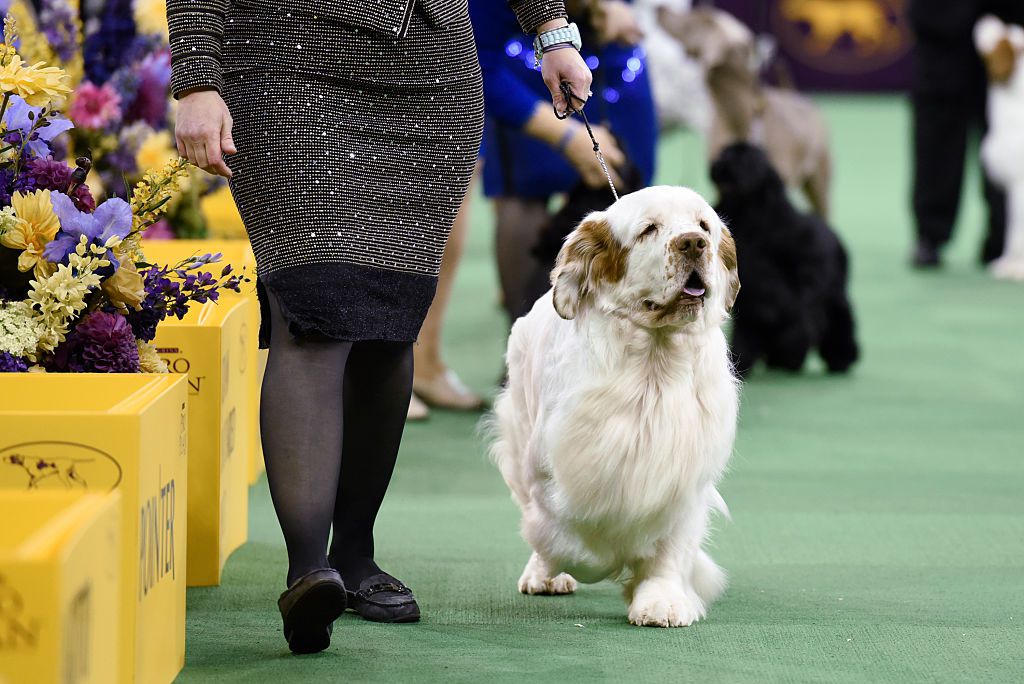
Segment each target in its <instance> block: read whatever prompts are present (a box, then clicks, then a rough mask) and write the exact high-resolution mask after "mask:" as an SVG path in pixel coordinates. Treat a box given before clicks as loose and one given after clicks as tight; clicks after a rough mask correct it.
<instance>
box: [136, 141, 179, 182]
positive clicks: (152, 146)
mask: <svg viewBox="0 0 1024 684" xmlns="http://www.w3.org/2000/svg"><path fill="white" fill-rule="evenodd" d="M177 157H178V152H177V150H176V149H175V148H174V141H173V140H172V139H171V132H170V131H160V132H159V133H156V132H154V133H153V134H151V135H150V136H149V137H147V138H146V139H145V140H144V141H142V144H141V145H140V146H139V151H138V152H136V153H135V165H136V167H137V168H138V169H139V171H141V172H143V173H145V172H147V171H152V170H154V169H159V168H163V167H164V166H166V165H167V164H168V163H169V162H171V161H172V160H174V159H176V158H177Z"/></svg>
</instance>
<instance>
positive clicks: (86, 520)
mask: <svg viewBox="0 0 1024 684" xmlns="http://www.w3.org/2000/svg"><path fill="white" fill-rule="evenodd" d="M0 519H2V520H4V521H5V522H4V526H3V527H0V612H2V620H3V625H2V626H0V681H7V682H40V683H42V682H54V683H55V684H56V683H58V682H60V683H63V682H80V683H82V684H86V683H87V682H89V683H91V682H95V683H96V684H107V683H108V682H115V681H117V679H118V672H117V664H118V654H119V653H118V652H119V643H118V642H119V639H118V637H119V634H118V619H119V618H120V613H119V611H117V610H112V609H111V607H112V606H117V605H118V603H119V601H120V598H121V597H120V586H119V579H120V573H121V563H120V553H121V495H120V493H119V492H118V491H117V490H115V491H113V492H111V493H109V494H102V495H101V494H84V495H83V494H81V493H79V492H11V491H5V492H0Z"/></svg>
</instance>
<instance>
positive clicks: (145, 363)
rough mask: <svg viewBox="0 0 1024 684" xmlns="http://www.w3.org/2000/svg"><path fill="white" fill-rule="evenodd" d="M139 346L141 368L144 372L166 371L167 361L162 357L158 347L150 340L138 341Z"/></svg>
mask: <svg viewBox="0 0 1024 684" xmlns="http://www.w3.org/2000/svg"><path fill="white" fill-rule="evenodd" d="M136 346H138V348H139V370H141V371H142V372H143V373H166V372H167V362H166V361H164V360H163V359H161V358H160V355H159V354H157V352H156V347H154V346H153V345H151V344H150V343H149V342H143V341H142V340H137V341H136Z"/></svg>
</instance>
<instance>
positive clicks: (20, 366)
mask: <svg viewBox="0 0 1024 684" xmlns="http://www.w3.org/2000/svg"><path fill="white" fill-rule="evenodd" d="M26 371H28V362H27V361H25V359H23V358H21V357H20V356H13V355H12V354H9V353H7V352H0V373H25V372H26Z"/></svg>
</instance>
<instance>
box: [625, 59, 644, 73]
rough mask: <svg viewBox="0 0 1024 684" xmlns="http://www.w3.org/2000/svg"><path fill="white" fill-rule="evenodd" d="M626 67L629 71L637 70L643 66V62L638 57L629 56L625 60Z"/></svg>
mask: <svg viewBox="0 0 1024 684" xmlns="http://www.w3.org/2000/svg"><path fill="white" fill-rule="evenodd" d="M626 67H627V68H628V69H629V70H630V71H637V72H639V71H640V70H641V69H643V68H644V63H643V62H641V61H640V59H639V58H638V57H630V58H629V59H627V60H626Z"/></svg>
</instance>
